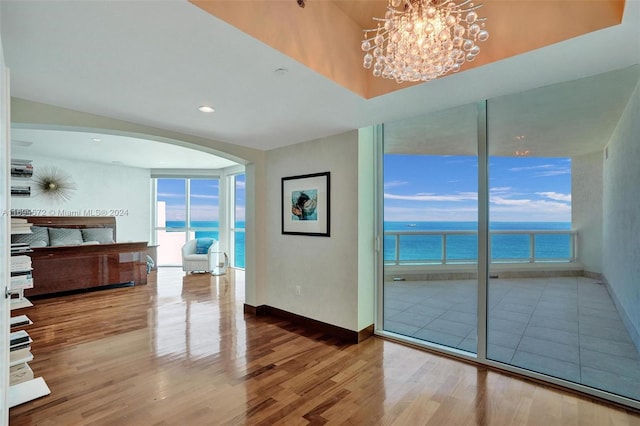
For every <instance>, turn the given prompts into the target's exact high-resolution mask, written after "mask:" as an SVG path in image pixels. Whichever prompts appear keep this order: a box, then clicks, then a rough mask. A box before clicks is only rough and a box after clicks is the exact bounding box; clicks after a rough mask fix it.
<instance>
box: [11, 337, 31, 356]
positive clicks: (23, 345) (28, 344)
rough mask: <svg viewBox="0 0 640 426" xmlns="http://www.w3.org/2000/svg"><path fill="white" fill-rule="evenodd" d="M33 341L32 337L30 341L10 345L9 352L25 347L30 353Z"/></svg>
mask: <svg viewBox="0 0 640 426" xmlns="http://www.w3.org/2000/svg"><path fill="white" fill-rule="evenodd" d="M31 342H33V340H31V338H29V340H28V341H26V342H24V343H17V344H15V345H13V346H9V353H11V352H16V351H21V350H24V349H27V350H28V351H29V353H31Z"/></svg>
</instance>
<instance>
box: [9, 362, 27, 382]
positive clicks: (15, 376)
mask: <svg viewBox="0 0 640 426" xmlns="http://www.w3.org/2000/svg"><path fill="white" fill-rule="evenodd" d="M31 379H33V370H32V369H31V367H29V364H27V363H26V362H24V363H21V364H16V365H13V366H11V367H9V386H13V385H17V384H18V383H22V382H26V381H27V380H31Z"/></svg>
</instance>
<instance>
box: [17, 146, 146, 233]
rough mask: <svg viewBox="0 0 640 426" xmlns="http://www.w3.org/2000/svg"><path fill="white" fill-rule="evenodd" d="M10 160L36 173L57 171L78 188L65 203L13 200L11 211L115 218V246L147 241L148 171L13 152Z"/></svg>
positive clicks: (28, 199)
mask: <svg viewBox="0 0 640 426" xmlns="http://www.w3.org/2000/svg"><path fill="white" fill-rule="evenodd" d="M12 156H14V157H16V158H23V159H28V160H33V168H34V170H35V171H36V172H37V171H38V170H39V169H40V170H42V167H52V166H54V167H58V168H59V169H61V170H64V171H66V172H67V173H68V174H69V175H70V176H71V178H72V180H73V181H74V182H75V184H76V187H77V190H76V191H75V194H74V195H73V197H72V198H71V200H69V201H67V202H64V203H52V202H51V201H48V200H47V199H45V198H43V197H38V196H31V197H29V198H22V197H12V199H11V207H12V209H33V210H37V211H39V212H42V213H44V212H46V213H47V215H50V216H71V215H77V216H89V215H90V214H87V213H92V214H94V215H107V216H116V225H117V228H116V237H117V240H118V242H124V241H148V240H149V223H150V221H151V203H150V199H151V198H150V197H151V185H150V175H149V170H147V169H139V168H133V167H122V166H116V165H108V164H99V163H90V162H78V161H70V160H64V159H60V158H49V157H40V156H36V155H32V154H30V153H27V154H25V153H20V152H14V153H13V154H12ZM114 213H116V214H114ZM118 214H119V215H118Z"/></svg>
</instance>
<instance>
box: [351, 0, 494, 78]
mask: <svg viewBox="0 0 640 426" xmlns="http://www.w3.org/2000/svg"><path fill="white" fill-rule="evenodd" d="M480 7H482V5H481V4H479V5H474V4H473V3H471V0H462V1H461V2H459V3H456V0H389V5H388V6H387V13H386V14H385V17H384V18H375V17H374V18H373V19H374V20H375V21H378V28H373V29H368V30H364V40H362V50H363V51H364V52H365V55H364V63H363V65H364V67H365V68H367V69H370V68H373V75H374V76H376V77H383V78H391V79H395V80H396V81H397V82H398V83H402V82H405V81H429V80H433V79H434V78H437V77H440V76H441V75H444V74H447V73H449V72H451V71H452V72H457V71H460V67H461V66H462V65H463V64H464V63H465V62H471V61H473V60H474V59H475V57H476V56H477V55H478V53H480V47H479V46H478V45H477V44H476V42H479V41H485V40H487V39H488V38H489V33H488V32H487V30H485V29H484V26H485V21H486V18H479V17H478V14H477V13H476V10H477V9H479V8H480ZM374 32H375V35H374V36H372V37H370V36H369V35H370V34H371V33H374Z"/></svg>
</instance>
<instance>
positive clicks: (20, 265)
mask: <svg viewBox="0 0 640 426" xmlns="http://www.w3.org/2000/svg"><path fill="white" fill-rule="evenodd" d="M10 259H11V272H12V273H13V272H19V271H30V270H31V257H29V256H25V255H23V254H21V255H17V256H11V258H10Z"/></svg>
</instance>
